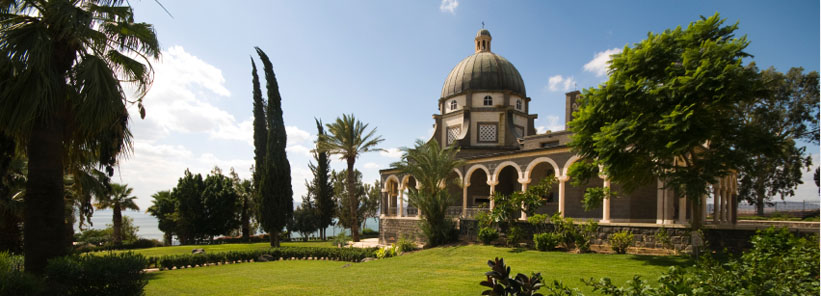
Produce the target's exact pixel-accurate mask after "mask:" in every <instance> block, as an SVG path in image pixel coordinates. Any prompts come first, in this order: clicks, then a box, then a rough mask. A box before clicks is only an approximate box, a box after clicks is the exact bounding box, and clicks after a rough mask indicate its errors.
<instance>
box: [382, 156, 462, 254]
mask: <svg viewBox="0 0 821 296" xmlns="http://www.w3.org/2000/svg"><path fill="white" fill-rule="evenodd" d="M402 150H404V154H403V155H402V159H401V160H400V161H399V162H395V163H393V164H391V166H392V167H395V168H398V169H399V170H400V171H401V172H403V173H405V174H408V175H411V176H413V178H414V179H416V182H417V184H419V185H420V187H419V188H420V189H418V190H417V189H416V188H409V189H408V190H409V194H408V201H410V202H411V203H413V204H415V205H416V206H417V207H419V210H420V212H421V213H422V218H423V220H422V224H421V226H422V231H423V232H424V234H425V236H426V237H427V239H428V244H429V245H430V246H436V245H440V244H443V243H447V242H448V241H449V240H450V239H451V236H450V235H451V231H452V229H453V226H452V225H451V223H450V221H449V220H448V219H447V217H446V214H447V210H448V206H449V205H450V201H451V199H452V198H453V197H452V196H450V193H449V192H448V191H447V189H446V188H447V186H446V185H447V184H448V183H449V182H455V181H456V180H455V179H454V177H453V170H454V169H455V168H457V167H459V166H462V165H464V160H461V159H457V158H456V153H458V152H459V150H458V149H455V148H453V147H452V146H449V147H446V148H442V146H441V145H439V143H438V142H436V140H430V141H429V142H427V143H425V142H422V141H418V140H417V141H416V147H414V148H412V149H409V148H403V149H402Z"/></svg>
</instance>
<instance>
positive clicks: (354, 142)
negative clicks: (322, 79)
mask: <svg viewBox="0 0 821 296" xmlns="http://www.w3.org/2000/svg"><path fill="white" fill-rule="evenodd" d="M326 127H327V128H328V132H327V133H325V134H320V135H319V139H318V141H317V148H319V150H320V151H322V152H328V153H330V154H336V155H339V158H340V159H344V160H345V162H346V163H347V164H348V170H347V172H348V177H347V180H346V181H347V187H348V188H354V186H355V181H356V179H355V178H354V164H355V163H356V158H357V157H359V154H361V153H365V152H370V151H379V150H382V149H379V148H377V147H376V145H377V144H379V143H381V142H382V141H384V139H382V137H380V136H377V135H375V134H376V128H374V129H372V130H371V131H370V132H367V133H366V131H365V130H366V129H368V124H363V123H362V122H361V121H359V120H357V119H356V118H355V117H354V115H353V114H351V115H347V114H342V118H339V117H337V118H336V121H335V122H333V123H329V124H327V125H326ZM348 202H349V204H348V209H349V210H350V213H351V215H350V217H356V214H357V209H358V208H359V200H358V198H357V197H356V192H355V190H348ZM351 236H352V237H353V241H355V242H358V241H359V225H358V223H352V224H351Z"/></svg>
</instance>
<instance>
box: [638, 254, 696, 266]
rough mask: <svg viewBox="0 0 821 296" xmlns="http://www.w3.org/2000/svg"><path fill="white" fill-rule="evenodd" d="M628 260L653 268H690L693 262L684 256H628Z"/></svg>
mask: <svg viewBox="0 0 821 296" xmlns="http://www.w3.org/2000/svg"><path fill="white" fill-rule="evenodd" d="M630 260H636V261H641V262H643V264H644V265H653V266H690V265H692V264H693V262H694V261H693V260H692V259H691V258H690V257H685V256H648V255H630Z"/></svg>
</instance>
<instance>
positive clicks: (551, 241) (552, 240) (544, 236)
mask: <svg viewBox="0 0 821 296" xmlns="http://www.w3.org/2000/svg"><path fill="white" fill-rule="evenodd" d="M533 243H534V244H535V245H536V249H537V250H539V251H550V250H553V249H555V248H556V246H558V245H559V235H557V234H555V233H553V232H545V233H537V234H534V235H533Z"/></svg>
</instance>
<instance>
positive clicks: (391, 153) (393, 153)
mask: <svg viewBox="0 0 821 296" xmlns="http://www.w3.org/2000/svg"><path fill="white" fill-rule="evenodd" d="M379 155H382V156H384V157H387V158H395V159H399V158H400V157H402V150H399V148H387V149H385V150H384V151H379Z"/></svg>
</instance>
